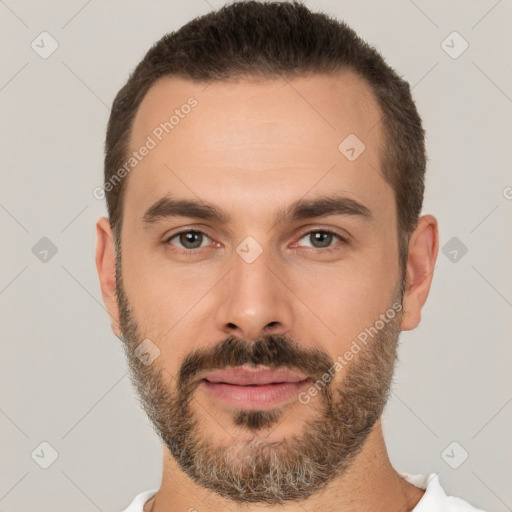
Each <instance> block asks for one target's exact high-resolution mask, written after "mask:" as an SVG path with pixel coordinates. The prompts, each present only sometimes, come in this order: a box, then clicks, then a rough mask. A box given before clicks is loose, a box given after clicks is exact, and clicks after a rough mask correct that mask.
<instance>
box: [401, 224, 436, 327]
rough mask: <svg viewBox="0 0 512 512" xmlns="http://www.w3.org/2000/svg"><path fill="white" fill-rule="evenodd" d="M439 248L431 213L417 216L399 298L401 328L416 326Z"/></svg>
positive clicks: (428, 288)
mask: <svg viewBox="0 0 512 512" xmlns="http://www.w3.org/2000/svg"><path fill="white" fill-rule="evenodd" d="M438 249H439V233H438V228H437V220H436V218H435V217H433V216H432V215H423V216H422V217H420V218H419V219H418V224H417V226H416V229H415V230H414V231H413V232H412V233H411V236H410V238H409V255H408V258H407V271H406V282H405V291H404V297H403V300H402V307H403V312H404V313H403V317H402V323H401V329H402V330H403V331H410V330H412V329H415V328H416V327H417V326H418V324H419V323H420V320H421V308H422V307H423V305H424V304H425V302H426V300H427V297H428V293H429V291H430V285H431V284H432V277H433V274H434V267H435V263H436V259H437V252H438Z"/></svg>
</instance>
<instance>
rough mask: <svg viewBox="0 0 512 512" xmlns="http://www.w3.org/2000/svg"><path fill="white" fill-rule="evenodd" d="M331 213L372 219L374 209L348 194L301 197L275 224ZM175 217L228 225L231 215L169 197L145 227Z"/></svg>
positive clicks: (152, 210) (147, 218)
mask: <svg viewBox="0 0 512 512" xmlns="http://www.w3.org/2000/svg"><path fill="white" fill-rule="evenodd" d="M329 215H344V216H354V217H359V218H361V219H363V220H366V221H369V220H371V219H372V213H371V211H370V209H369V208H367V207H366V206H364V205H363V204H361V203H359V202H357V201H355V200H354V199H350V198H348V197H345V196H341V195H335V196H321V197H317V198H315V199H309V200H305V199H299V200H297V201H295V202H294V203H292V204H291V205H290V206H288V207H287V208H283V209H281V210H280V211H278V212H277V215H276V216H275V218H274V225H276V224H280V223H286V222H294V221H298V220H306V219H312V218H315V217H326V216H329ZM173 217H191V218H195V219H202V220H210V221H216V222H219V223H221V224H227V223H228V222H229V221H230V218H231V217H230V215H229V214H228V213H227V212H226V211H224V210H223V209H222V208H219V207H217V206H215V205H213V204H210V203H207V202H204V201H203V202H201V201H195V200H191V199H177V198H173V197H171V196H165V197H163V198H162V199H159V200H158V201H157V202H156V203H154V204H153V205H152V206H150V207H149V208H148V209H147V210H146V212H145V213H144V215H143V216H142V222H143V226H144V228H147V227H149V226H151V225H153V224H156V223H158V222H159V221H161V220H164V219H168V218H173Z"/></svg>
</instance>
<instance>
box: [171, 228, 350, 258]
mask: <svg viewBox="0 0 512 512" xmlns="http://www.w3.org/2000/svg"><path fill="white" fill-rule="evenodd" d="M185 233H199V234H201V235H204V236H205V237H207V238H210V237H209V236H208V234H207V233H205V232H204V231H201V230H200V229H186V230H184V231H179V232H178V233H174V234H173V235H172V236H170V237H168V238H167V239H166V240H165V241H164V244H165V245H168V244H169V243H170V241H171V240H172V239H173V238H176V237H178V236H180V235H183V234H185ZM312 233H328V234H330V235H334V236H336V237H338V238H339V239H340V242H342V243H343V244H347V243H348V241H347V240H346V239H345V238H344V237H342V236H341V235H339V234H338V233H336V232H335V231H333V230H330V229H313V230H311V231H306V233H304V234H303V235H302V236H301V237H300V238H299V240H301V239H302V238H304V237H305V236H307V235H311V234H312ZM337 245H338V244H333V245H329V246H328V247H325V248H317V247H311V249H314V250H317V251H320V252H323V253H326V252H327V253H330V252H332V251H335V250H337V249H338V247H337ZM200 249H204V247H196V248H195V249H180V248H179V247H175V250H176V251H178V252H179V253H180V254H182V255H185V256H194V255H195V254H196V251H198V250H200Z"/></svg>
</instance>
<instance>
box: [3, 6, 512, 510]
mask: <svg viewBox="0 0 512 512" xmlns="http://www.w3.org/2000/svg"><path fill="white" fill-rule="evenodd" d="M222 4H223V2H222V1H221V0H218V1H216V0H208V1H206V0H193V1H192V0H187V1H186V2H185V1H177V2H171V1H165V2H164V1H154V2H142V1H139V2H133V1H132V2H127V1H123V2H121V1H111V2H99V1H97V0H93V1H89V2H83V1H81V0H75V1H66V2H64V1H61V2H56V1H47V2H44V3H42V2H41V3H39V2H26V1H25V2H23V1H16V0H5V1H1V0H0V15H1V27H0V28H1V33H2V40H3V41H2V44H3V51H2V53H1V69H2V74H1V78H0V103H1V108H2V116H1V119H2V126H1V134H0V135H1V136H0V143H1V145H2V148H1V149H2V151H1V155H2V163H3V166H2V173H3V175H2V183H3V186H2V188H1V191H0V220H1V227H2V241H3V243H2V249H3V250H2V265H1V275H0V307H1V311H2V332H3V338H2V343H1V350H2V352H1V396H0V428H1V436H2V437H1V439H2V457H1V460H0V510H1V511H12V512H15V511H25V512H26V511H41V512H42V511H50V510H51V511H53V512H55V511H69V510H73V511H77V512H78V511H94V510H101V511H115V510H120V509H122V508H123V507H124V506H126V505H127V504H128V502H130V501H131V499H132V498H133V497H134V496H135V494H137V493H139V492H141V491H143V490H146V489H150V488H153V487H158V485H159V483H160V474H161V448H160V444H159V442H158V440H157V437H156V435H155V434H154V433H153V432H152V430H151V427H150V425H149V421H148V420H147V419H146V417H145V415H144V414H143V412H142V411H141V410H140V408H139V405H138V403H137V401H136V397H135V393H134V392H133V391H132V389H131V386H130V382H129V378H128V375H127V366H126V364H125V360H124V355H123V352H122V347H121V346H120V342H119V341H118V340H117V338H116V337H115V336H114V335H113V334H112V332H111V330H110V324H109V317H108V315H107V313H106V312H105V309H104V306H103V303H102V299H101V294H100V288H99V283H98V278H97V273H96V267H95V264H94V251H95V222H96V220H97V218H98V217H100V216H102V215H105V214H106V209H105V205H104V203H103V202H102V201H99V200H97V199H95V198H94V197H93V195H92V191H93V189H94V188H95V187H96V186H98V185H101V183H102V163H103V141H104V135H105V126H106V122H107V119H108V115H109V107H110V105H111V102H112V100H113V98H114V95H115V94H116V92H117V91H118V89H119V88H120V87H121V86H122V85H123V84H124V82H125V80H126V79H127V77H128V73H129V71H130V70H132V69H133V67H134V66H135V65H136V64H137V62H138V61H139V60H140V58H141V57H142V56H143V55H144V53H145V52H146V50H147V49H148V48H149V46H150V45H151V44H152V43H153V42H154V41H156V40H157V39H159V38H160V37H161V36H162V35H163V34H164V33H166V32H169V31H171V30H174V29H176V28H178V27H179V26H181V25H182V24H184V23H185V22H187V21H188V20H190V19H191V18H192V17H194V16H196V15H200V14H203V13H206V12H208V11H209V10H211V9H212V8H214V7H219V6H220V5H222ZM307 4H308V5H309V6H310V7H311V8H313V9H320V10H324V11H326V12H328V13H331V14H333V15H335V16H337V17H339V18H341V19H344V20H345V21H347V22H348V23H349V25H351V26H352V27H353V28H354V29H356V30H357V31H358V33H359V34H360V35H361V36H362V37H363V38H365V39H366V40H367V41H368V42H370V43H371V44H374V45H375V46H376V47H377V49H379V50H380V51H381V52H382V53H383V54H384V56H385V57H386V59H387V61H388V62H389V63H390V64H391V65H392V66H393V67H395V68H396V69H397V70H398V71H399V73H400V74H402V75H403V76H404V77H405V78H406V79H407V80H408V81H409V82H410V83H411V85H412V86H413V94H414V97H415V100H416V101H417V104H418V108H419V111H420V114H421V115H422V118H423V120H424V125H425V128H426V130H427V133H428V139H427V143H428V152H429V158H430V160H429V168H428V179H427V192H426V197H425V206H424V213H432V214H434V215H435V216H436V217H437V218H438V220H439V223H440V245H441V248H443V247H445V252H446V254H444V253H443V252H442V251H440V253H439V257H438V263H437V266H436V270H435V276H434V281H433V286H432V290H431V294H430V297H429V300H428V302H427V304H426V306H425V308H424V310H423V320H422V322H421V325H420V326H419V328H418V329H416V330H415V331H413V332H405V333H403V334H402V337H401V340H402V346H401V350H400V364H399V365H398V368H397V373H396V376H395V381H394V382H395V384H394V388H393V389H394V391H393V394H392V397H391V400H390V402H389V405H388V407H387V409H386V412H385V415H384V428H385V435H386V439H387V443H388V447H389V453H390V457H391V460H392V462H393V464H394V465H395V467H396V468H397V469H398V470H400V471H405V472H409V473H430V472H437V473H439V477H440V480H441V483H442V485H443V486H444V487H445V489H446V491H447V492H448V493H450V494H455V495H458V496H461V497H463V498H465V499H467V500H468V501H470V502H472V503H474V504H475V505H478V506H479V507H482V508H486V509H488V510H494V511H497V512H498V511H506V510H512V487H511V486H510V482H511V481H512V480H511V477H512V462H511V460H512V457H511V453H512V450H511V448H512V439H511V436H510V432H511V428H510V427H511V424H512V404H511V401H512V386H510V384H511V377H510V370H509V369H510V363H511V346H512V344H511V343H510V341H511V331H512V325H511V318H512V315H511V309H512V272H511V270H510V262H511V261H512V243H511V237H510V232H511V227H512V222H511V220H512V215H511V214H512V200H511V198H512V188H510V187H512V175H511V171H510V169H511V160H512V158H511V152H510V143H511V141H512V139H511V131H512V129H511V122H510V121H511V118H512V99H511V97H512V73H511V72H510V48H511V47H512V44H511V43H512V31H511V30H510V27H511V22H512V2H511V1H510V0H502V1H495V0H485V1H484V0H479V1H472V2H466V1H452V2H444V1H431V2H427V1H420V0H416V1H414V2H413V1H409V0H395V1H387V2H377V1H372V2H369V1H355V0H352V1H334V0H331V1H327V0H324V1H313V0H311V1H308V2H307ZM43 31H47V32H49V33H50V34H51V36H52V37H53V38H54V39H55V40H56V41H57V42H58V44H59V47H58V49H57V50H56V51H55V52H54V53H53V54H52V55H51V56H49V57H48V58H47V59H43V58H41V57H40V56H39V54H38V53H36V52H35V51H34V50H33V49H32V47H31V43H32V41H34V40H35V41H36V43H37V41H40V39H38V36H39V34H40V33H41V32H43ZM453 31H457V32H458V33H460V35H461V36H462V37H463V38H464V39H465V40H466V41H467V42H468V43H469V48H468V49H467V50H466V51H465V52H464V53H462V54H461V55H460V56H458V58H452V56H450V55H448V54H447V53H446V51H445V50H444V49H443V47H442V41H443V40H445V39H446V38H447V36H449V34H451V33H452V32H453ZM39 44H40V45H41V43H39ZM446 44H448V45H449V46H452V48H451V50H450V51H451V52H452V53H453V52H456V53H457V52H458V51H460V49H461V48H462V46H461V44H462V41H461V40H460V39H453V36H452V37H451V39H450V38H448V40H447V43H445V45H446ZM45 48H46V49H48V48H49V44H48V41H47V43H46V44H45ZM507 187H508V188H507ZM43 237H47V238H48V239H49V240H51V242H52V243H53V244H54V245H55V246H56V248H57V253H56V254H55V255H52V252H51V251H50V252H48V253H47V254H46V255H45V253H44V252H41V251H44V249H45V247H46V248H47V246H46V245H45V244H48V241H45V240H43V241H42V242H40V240H41V239H42V238H43ZM453 237H456V238H457V240H455V241H453V240H452V241H451V242H450V240H451V239H452V238H453ZM38 243H39V244H40V245H36V244H38ZM446 244H448V246H447V245H446ZM450 244H452V245H450ZM453 244H456V245H453ZM457 244H458V247H457ZM461 244H464V246H466V247H467V250H468V251H467V253H466V254H465V255H462V252H461V247H462V246H461ZM34 246H36V249H34V250H33V247H34ZM453 250H456V251H458V252H457V260H456V261H452V260H453V255H454V253H453ZM34 252H35V254H34ZM450 252H451V254H450ZM41 258H43V260H44V259H45V258H46V261H41ZM507 370H508V371H507ZM43 441H46V442H47V443H49V444H50V445H51V446H52V447H53V449H55V450H56V452H58V458H57V459H56V460H55V462H54V463H53V464H52V465H51V466H50V467H48V469H42V468H41V467H40V465H39V464H44V463H45V462H46V463H49V462H51V449H50V448H48V447H47V446H46V445H43V447H40V443H42V442H43ZM454 441H455V442H457V443H458V444H457V445H451V446H449V445H450V444H451V443H452V442H454ZM45 446H46V447H45ZM447 447H448V449H447V450H446V448H447ZM41 450H42V451H41ZM463 450H464V451H466V452H468V454H469V457H468V458H467V460H465V461H464V462H463V463H462V464H461V465H460V466H459V467H458V469H453V468H452V467H450V465H449V464H448V462H449V463H450V464H451V465H452V466H456V465H458V464H460V462H461V461H462V460H463V458H464V453H465V452H464V451H463ZM443 453H444V456H443V455H442V454H443ZM31 454H34V455H33V456H32V455H31ZM37 454H39V456H38V455H37ZM35 460H37V462H38V463H36V462H35ZM447 461H448V462H447Z"/></svg>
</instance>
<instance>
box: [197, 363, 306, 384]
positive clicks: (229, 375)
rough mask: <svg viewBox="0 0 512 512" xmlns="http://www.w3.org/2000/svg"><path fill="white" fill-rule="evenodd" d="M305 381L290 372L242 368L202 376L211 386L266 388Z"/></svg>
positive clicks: (297, 374) (295, 373)
mask: <svg viewBox="0 0 512 512" xmlns="http://www.w3.org/2000/svg"><path fill="white" fill-rule="evenodd" d="M307 379H308V376H307V375H304V374H302V373H297V372H292V371H291V370H286V369H272V368H266V367H258V368H252V367H244V366H238V367H236V368H226V369H223V370H214V371H211V372H208V373H207V374H206V375H204V376H203V380H205V381H207V382H211V383H212V384H230V385H233V386H266V385H270V384H284V383H297V382H303V381H305V380H307Z"/></svg>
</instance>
